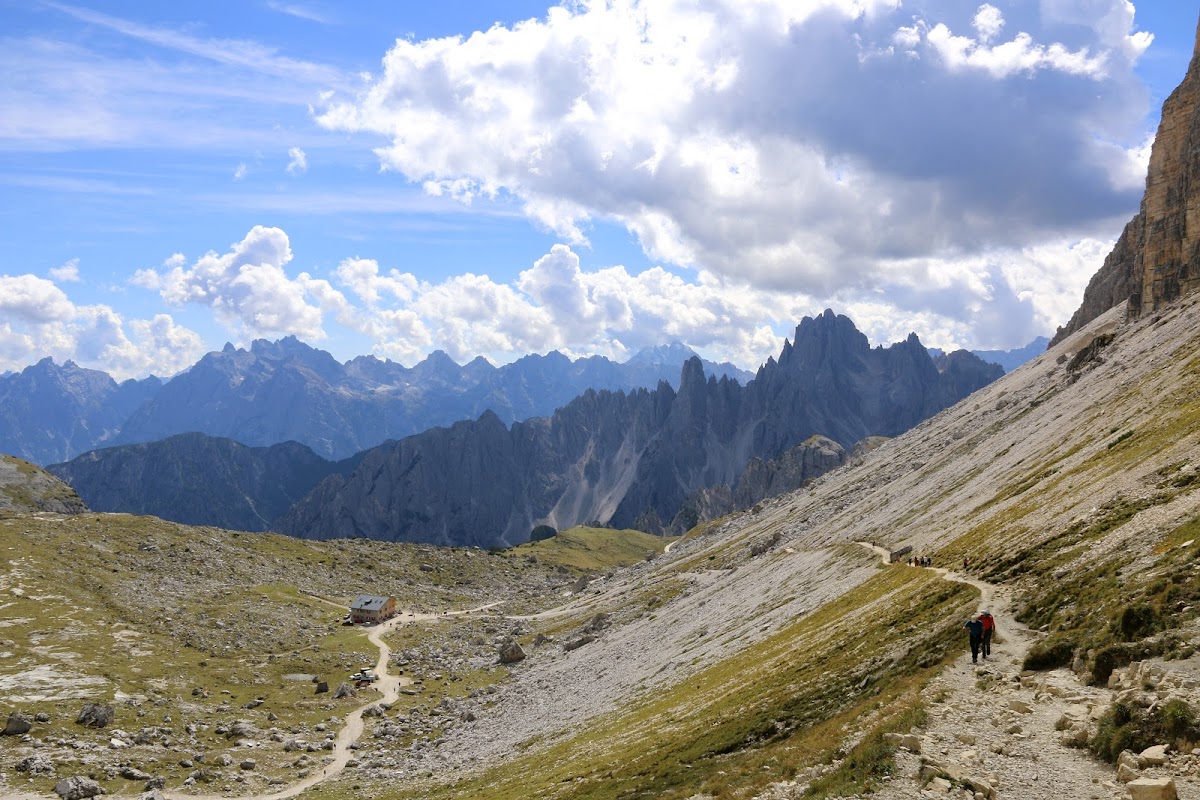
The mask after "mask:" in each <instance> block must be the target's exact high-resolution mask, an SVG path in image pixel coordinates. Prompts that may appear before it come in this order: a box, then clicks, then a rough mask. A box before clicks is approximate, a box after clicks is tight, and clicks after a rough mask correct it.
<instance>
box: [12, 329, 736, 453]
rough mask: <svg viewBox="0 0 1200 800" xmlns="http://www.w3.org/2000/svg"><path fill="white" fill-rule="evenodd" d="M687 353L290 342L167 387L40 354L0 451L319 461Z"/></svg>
mask: <svg viewBox="0 0 1200 800" xmlns="http://www.w3.org/2000/svg"><path fill="white" fill-rule="evenodd" d="M694 355H695V353H694V352H692V351H691V350H690V349H689V348H687V347H685V346H683V345H680V344H673V345H666V346H663V347H657V348H648V349H646V350H643V351H641V352H639V353H638V354H636V355H635V356H634V357H633V358H632V359H630V360H629V361H628V362H626V363H624V364H620V363H617V362H614V361H610V360H609V359H607V358H603V357H601V356H593V357H591V358H581V359H578V360H575V361H572V360H571V359H569V358H567V357H566V356H564V355H562V354H561V353H558V352H551V353H548V354H547V355H544V356H543V355H531V356H526V357H524V358H522V359H519V360H518V361H515V362H513V363H512V364H506V365H504V366H501V367H496V366H493V365H492V364H490V363H488V362H487V361H486V360H485V359H483V358H476V359H475V360H474V361H471V362H470V363H469V364H466V365H464V366H460V365H458V364H456V363H455V362H454V361H453V360H452V359H451V358H450V357H449V356H447V355H446V354H445V353H444V352H441V351H437V352H434V353H432V354H431V355H430V356H429V357H428V358H426V359H425V360H424V361H422V362H420V363H419V364H417V365H416V366H414V367H412V368H408V367H404V366H402V365H400V364H396V363H394V362H391V361H381V360H379V359H377V358H374V357H373V356H361V357H359V358H355V359H353V360H351V361H347V362H346V363H344V364H342V363H339V362H338V361H337V360H336V359H334V357H333V356H332V355H330V354H329V353H327V352H325V351H323V350H317V349H315V348H312V347H309V346H308V345H306V344H304V343H303V342H300V341H299V340H297V339H296V338H295V337H287V338H285V339H281V340H279V341H276V342H268V341H265V340H257V341H255V342H253V343H252V344H251V346H250V349H249V350H243V349H239V348H235V347H233V345H226V346H225V348H224V349H223V350H221V351H218V352H212V353H209V354H208V355H206V356H204V357H203V358H201V359H200V361H199V362H197V363H196V364H195V365H193V366H192V367H190V368H189V369H187V370H186V371H184V372H182V373H180V374H179V375H176V376H175V377H174V378H172V379H171V380H169V381H167V382H165V383H164V382H162V381H161V380H159V379H158V378H147V379H145V380H142V381H126V382H125V383H121V384H118V383H117V382H116V381H114V380H113V379H112V378H111V377H110V376H109V375H107V374H106V373H104V372H100V371H97V370H89V369H83V368H81V367H79V366H77V365H76V364H74V363H72V362H70V361H68V362H67V363H65V364H64V365H62V366H57V365H56V364H55V363H54V362H53V361H52V360H51V359H48V358H47V359H43V360H42V361H40V362H38V363H37V364H34V365H33V366H30V367H28V368H27V369H25V370H23V371H22V372H20V373H13V374H10V375H6V376H0V453H9V454H12V455H15V456H19V457H21V458H25V459H28V460H29V461H33V462H35V463H39V464H50V463H54V462H62V461H67V460H69V459H71V458H74V457H75V456H77V455H79V454H80V453H84V452H87V451H89V450H92V449H94V448H96V447H102V446H111V445H117V444H131V443H140V442H151V441H157V440H159V439H164V438H167V437H169V436H174V435H176V434H179V433H189V432H201V433H206V434H209V435H211V436H218V437H224V438H229V439H233V440H235V441H237V442H241V443H242V444H245V445H250V446H255V447H259V446H263V447H265V446H270V445H274V444H279V443H281V442H286V441H296V442H300V443H302V444H305V445H307V446H308V447H310V448H311V449H312V450H313V451H314V452H315V453H316V454H318V455H320V456H321V457H323V458H333V459H338V458H346V457H348V456H350V455H352V454H354V453H357V452H360V451H362V450H365V449H367V448H370V447H374V446H375V445H378V444H380V443H382V442H385V441H387V440H389V439H398V438H401V437H404V436H409V435H412V434H414V433H419V432H420V431H423V430H426V429H428V428H431V427H434V426H437V425H449V424H451V423H454V422H457V421H459V420H463V419H475V418H477V417H478V416H479V415H480V414H482V413H483V412H484V411H487V410H490V411H492V412H493V413H495V414H496V415H497V416H498V417H499V418H500V419H501V420H503V421H504V422H505V423H511V422H514V421H516V420H521V419H527V418H529V417H533V416H544V415H546V414H549V413H551V412H552V411H554V409H556V408H558V407H559V406H561V405H564V404H565V403H567V402H569V401H570V400H571V399H572V398H574V397H576V396H577V395H579V394H580V393H581V392H583V391H585V390H586V389H609V390H614V391H615V390H625V391H629V390H632V389H635V388H638V387H642V386H646V387H653V386H657V385H658V383H659V382H660V381H664V380H665V381H668V382H670V381H674V380H677V379H678V377H679V371H680V368H681V367H682V366H683V362H684V361H686V360H687V359H688V358H690V357H691V356H694ZM704 366H705V370H706V371H707V373H708V374H710V375H715V376H718V377H721V376H728V377H730V378H733V379H735V380H738V381H742V382H745V381H746V380H749V378H750V377H751V375H750V373H748V372H745V371H744V370H739V369H738V368H737V367H734V366H733V365H732V364H715V363H711V362H704Z"/></svg>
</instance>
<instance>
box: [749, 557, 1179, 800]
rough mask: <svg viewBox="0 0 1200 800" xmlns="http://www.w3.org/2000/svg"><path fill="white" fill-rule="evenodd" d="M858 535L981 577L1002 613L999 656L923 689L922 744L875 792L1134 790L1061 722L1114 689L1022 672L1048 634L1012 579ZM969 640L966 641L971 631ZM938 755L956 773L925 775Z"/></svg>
mask: <svg viewBox="0 0 1200 800" xmlns="http://www.w3.org/2000/svg"><path fill="white" fill-rule="evenodd" d="M857 544H859V545H861V546H863V547H865V548H867V549H869V550H872V551H874V552H876V553H878V554H879V555H880V558H881V559H882V561H883V563H884V564H885V565H887V566H888V567H889V568H892V569H929V570H933V571H934V572H936V573H938V574H939V575H941V576H942V577H943V578H944V579H946V580H948V581H954V582H956V583H963V584H967V585H969V586H972V587H974V588H975V589H976V590H978V591H979V594H980V600H979V606H978V610H980V611H982V610H988V611H991V613H992V615H993V616H994V617H995V618H996V638H994V639H993V641H992V655H991V657H990V658H988V659H986V660H982V661H981V662H980V663H978V664H973V663H971V659H970V653H969V652H964V653H963V655H962V656H960V657H959V658H958V659H957V660H956V661H955V662H954V663H953V664H952V665H951V666H950V667H948V668H947V669H945V670H944V671H943V672H942V673H941V674H940V675H938V676H937V677H936V678H934V679H933V680H932V681H930V683H929V685H928V686H927V687H926V688H925V689H924V690H923V691H922V698H923V701H924V703H925V705H926V707H927V708H928V709H929V716H928V720H927V722H926V724H925V726H924V727H923V728H920V729H913V731H912V733H914V734H916V735H917V737H918V739H919V741H920V745H919V748H918V750H917V752H913V751H911V750H909V749H907V748H903V747H901V748H900V749H899V750H898V751H897V753H896V773H895V775H894V776H893V777H892V778H891V780H890V781H887V782H886V783H885V784H884V785H883V786H882V787H881V788H880V789H879V790H878V791H876V792H875V793H873V794H872V795H871V798H873V800H903V799H906V798H938V797H945V798H956V800H957V799H958V798H968V799H970V800H974V798H1013V800H1062V798H1072V800H1075V799H1076V798H1078V800H1100V799H1101V798H1112V799H1113V800H1116V798H1128V797H1129V794H1128V791H1127V790H1126V788H1125V786H1124V785H1122V784H1120V783H1118V782H1117V781H1116V778H1115V769H1114V768H1113V767H1111V766H1109V765H1106V764H1103V763H1101V762H1099V761H1097V760H1095V759H1093V758H1092V757H1091V756H1090V754H1089V753H1088V751H1087V750H1086V749H1080V748H1078V747H1068V746H1067V745H1065V744H1063V737H1064V732H1063V731H1061V730H1058V729H1057V728H1058V727H1059V726H1060V720H1062V719H1063V718H1064V717H1070V716H1075V717H1083V718H1087V716H1088V715H1093V716H1094V715H1095V714H1098V713H1100V712H1102V711H1103V710H1104V709H1106V708H1108V706H1109V704H1110V703H1111V702H1112V699H1113V694H1114V693H1113V692H1111V691H1109V690H1108V689H1105V688H1100V687H1095V686H1084V685H1082V684H1080V683H1079V681H1078V680H1077V679H1076V677H1075V674H1074V673H1073V672H1071V671H1070V670H1067V669H1056V670H1051V671H1047V672H1037V673H1026V674H1025V675H1024V677H1023V676H1022V669H1021V668H1022V664H1023V662H1024V659H1025V655H1026V653H1027V652H1028V651H1029V648H1030V647H1031V646H1032V645H1033V644H1034V643H1035V642H1036V641H1037V640H1038V639H1039V638H1040V637H1041V634H1039V633H1037V632H1035V631H1032V630H1030V629H1029V628H1028V627H1027V626H1025V625H1022V624H1021V623H1019V622H1017V621H1016V620H1015V619H1013V616H1012V615H1013V605H1012V596H1011V590H1010V589H1009V588H1008V587H1004V586H997V585H995V584H992V583H988V582H986V581H982V580H979V579H977V578H973V577H970V576H968V575H963V574H962V573H959V572H955V571H953V570H950V569H946V568H944V567H938V566H930V567H915V566H908V565H907V564H906V563H904V562H898V563H896V564H892V563H891V562H890V560H889V557H890V554H889V552H888V551H887V550H885V549H884V548H882V547H878V546H875V545H873V544H871V543H869V542H858V543H857ZM964 621H965V620H964ZM962 640H963V644H964V646H965V644H966V640H967V634H966V631H963V632H962ZM929 763H932V764H933V765H935V766H936V767H939V768H941V769H942V771H943V772H944V773H946V774H948V775H950V776H951V777H952V778H954V779H955V780H945V779H944V778H934V779H933V780H931V781H929V782H928V783H925V782H924V781H923V780H922V779H921V778H920V773H921V768H922V766H923V765H924V764H929ZM1145 774H1146V775H1151V774H1152V771H1149V770H1148V771H1147V772H1146V773H1145ZM1165 774H1166V773H1164V775H1165ZM1174 777H1175V781H1176V784H1177V786H1178V787H1179V790H1180V796H1181V797H1191V796H1195V795H1193V794H1191V793H1185V792H1186V790H1185V785H1187V784H1188V783H1190V781H1188V780H1185V781H1181V780H1180V777H1179V776H1178V775H1176V776H1174ZM968 786H972V787H973V788H966V787H968ZM797 788H798V787H797ZM777 789H778V787H777ZM800 796H801V794H791V795H789V794H787V793H780V792H778V791H774V793H772V792H768V793H765V794H763V795H760V796H759V797H760V798H762V800H768V798H769V799H770V800H782V799H783V798H790V797H800Z"/></svg>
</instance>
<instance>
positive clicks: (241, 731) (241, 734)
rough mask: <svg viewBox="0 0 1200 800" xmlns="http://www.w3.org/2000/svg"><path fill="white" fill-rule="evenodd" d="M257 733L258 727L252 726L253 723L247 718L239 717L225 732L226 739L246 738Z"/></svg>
mask: <svg viewBox="0 0 1200 800" xmlns="http://www.w3.org/2000/svg"><path fill="white" fill-rule="evenodd" d="M257 734H258V728H256V727H254V723H253V722H251V721H250V720H248V719H239V720H237V721H236V722H234V723H233V725H231V726H229V730H228V731H226V733H225V738H226V739H235V738H236V739H248V738H250V737H251V736H255V735H257Z"/></svg>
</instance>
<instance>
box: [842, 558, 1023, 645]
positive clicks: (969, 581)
mask: <svg viewBox="0 0 1200 800" xmlns="http://www.w3.org/2000/svg"><path fill="white" fill-rule="evenodd" d="M855 544H857V545H861V546H862V547H865V548H867V549H868V550H873V551H875V552H876V553H878V554H879V557H880V559H882V560H883V563H884V564H885V565H887V566H892V554H891V552H889V551H888V550H887V549H886V548H883V547H880V546H879V545H877V544H872V543H871V542H855ZM897 566H904V564H903V562H898V564H897ZM913 569H927V570H932V571H933V572H936V573H937V574H938V575H941V576H942V577H943V578H945V579H946V580H948V581H953V582H954V583H965V584H966V585H967V586H974V587H975V588H976V589H978V590H979V607H980V608H981V609H988V610H991V609H992V608H993V607H994V608H995V612H993V613H997V612H998V613H999V614H1004V613H1005V612H1007V611H1009V610H1010V609H1011V607H1012V598H1011V597H1010V596H1009V594H1008V591H1007V590H1006V589H1004V588H1003V587H1000V586H997V585H996V584H994V583H988V582H987V581H981V580H976V579H975V578H971V577H968V576H966V575H960V574H958V573H957V572H953V571H951V570H948V569H943V568H942V567H913ZM1009 619H1010V620H1012V617H1011V616H1010V617H1009ZM1010 624H1012V625H1013V626H1014V627H1017V628H1024V629H1025V630H1029V629H1028V628H1025V626H1024V625H1022V624H1021V623H1019V622H1016V621H1015V620H1014V621H1012V622H1011V623H1010Z"/></svg>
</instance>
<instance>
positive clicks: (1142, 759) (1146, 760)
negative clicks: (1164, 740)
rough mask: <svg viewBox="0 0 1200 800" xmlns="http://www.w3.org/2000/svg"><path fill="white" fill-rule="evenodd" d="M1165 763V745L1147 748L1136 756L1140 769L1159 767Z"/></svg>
mask: <svg viewBox="0 0 1200 800" xmlns="http://www.w3.org/2000/svg"><path fill="white" fill-rule="evenodd" d="M1166 763H1167V746H1166V745H1165V744H1156V745H1154V746H1153V747H1147V748H1146V749H1145V750H1143V751H1142V752H1141V753H1139V754H1138V765H1139V766H1142V767H1161V766H1162V765H1163V764H1166Z"/></svg>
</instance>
